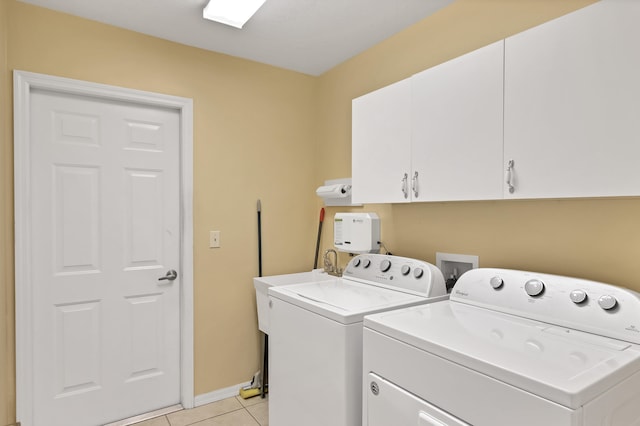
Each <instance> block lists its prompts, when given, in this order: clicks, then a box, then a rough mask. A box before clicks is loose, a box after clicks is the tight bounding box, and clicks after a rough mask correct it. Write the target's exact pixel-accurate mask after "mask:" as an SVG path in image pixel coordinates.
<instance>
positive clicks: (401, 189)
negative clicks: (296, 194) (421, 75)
mask: <svg viewBox="0 0 640 426" xmlns="http://www.w3.org/2000/svg"><path fill="white" fill-rule="evenodd" d="M351 114H352V117H351V120H352V135H351V138H352V139H351V148H352V153H351V173H352V184H353V193H352V196H351V199H352V200H353V202H354V203H406V202H409V201H411V196H410V186H411V176H410V172H411V170H410V167H411V163H410V159H411V156H410V149H411V84H410V81H409V80H408V79H407V80H402V81H399V82H397V83H394V84H391V85H389V86H386V87H383V88H381V89H378V90H376V91H375V92H371V93H368V94H366V95H363V96H361V97H359V98H356V99H354V100H353V102H352V108H351Z"/></svg>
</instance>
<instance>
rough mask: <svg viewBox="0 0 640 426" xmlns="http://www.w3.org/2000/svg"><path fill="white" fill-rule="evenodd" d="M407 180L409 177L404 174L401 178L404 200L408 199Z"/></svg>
mask: <svg viewBox="0 0 640 426" xmlns="http://www.w3.org/2000/svg"><path fill="white" fill-rule="evenodd" d="M407 180H409V175H407V174H406V173H405V174H404V177H403V178H402V193H403V194H404V198H409V188H408V187H407Z"/></svg>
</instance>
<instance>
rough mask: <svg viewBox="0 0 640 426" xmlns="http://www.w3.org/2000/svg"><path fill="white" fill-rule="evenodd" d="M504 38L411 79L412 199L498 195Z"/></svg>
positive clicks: (500, 186) (500, 159) (446, 199)
mask: <svg viewBox="0 0 640 426" xmlns="http://www.w3.org/2000/svg"><path fill="white" fill-rule="evenodd" d="M503 59H504V42H503V41H499V42H496V43H493V44H490V45H488V46H485V47H483V48H480V49H478V50H475V51H473V52H470V53H467V54H466V55H463V56H460V57H458V58H455V59H453V60H451V61H448V62H445V63H443V64H440V65H437V66H435V67H433V68H429V69H428V70H426V71H423V72H421V73H419V74H416V75H414V76H413V77H412V78H411V83H412V95H413V99H412V101H413V105H412V108H411V109H412V114H413V118H412V120H411V125H412V128H413V133H412V141H411V143H412V145H411V157H412V170H413V173H414V176H415V175H416V173H417V174H418V175H417V177H416V181H417V189H418V191H416V192H414V194H413V196H414V198H413V201H452V200H496V199H501V198H502V186H503V176H504V173H503V168H502V125H503V114H502V104H503V90H502V89H503V88H502V86H503V64H504V60H503Z"/></svg>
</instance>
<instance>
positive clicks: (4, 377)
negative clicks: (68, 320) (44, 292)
mask: <svg viewBox="0 0 640 426" xmlns="http://www.w3.org/2000/svg"><path fill="white" fill-rule="evenodd" d="M9 13H10V2H9V1H0V175H1V176H0V245H1V246H0V247H1V248H0V253H2V254H0V295H1V296H0V300H1V302H0V304H1V305H2V306H0V312H2V314H1V315H0V395H1V396H0V424H8V425H10V426H11V425H13V424H14V423H13V422H15V420H16V419H15V416H16V413H15V411H16V408H15V407H16V405H15V403H16V401H15V394H16V392H15V374H14V372H15V356H14V353H15V351H14V348H15V344H14V341H15V340H14V304H13V300H14V298H13V283H14V278H13V201H12V200H13V145H12V131H13V125H12V113H11V110H12V88H11V70H10V69H9V60H8V56H9V52H8V49H9V47H8V46H9Z"/></svg>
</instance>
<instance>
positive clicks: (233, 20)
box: [202, 0, 265, 28]
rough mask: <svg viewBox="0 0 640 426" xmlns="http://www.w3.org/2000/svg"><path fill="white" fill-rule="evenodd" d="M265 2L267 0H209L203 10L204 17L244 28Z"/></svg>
mask: <svg viewBox="0 0 640 426" xmlns="http://www.w3.org/2000/svg"><path fill="white" fill-rule="evenodd" d="M264 2H265V0H209V3H208V4H207V5H206V6H205V8H204V10H203V11H202V17H203V18H205V19H209V20H211V21H216V22H220V23H222V24H226V25H230V26H232V27H236V28H242V26H243V25H244V24H245V23H246V22H247V21H248V20H249V18H251V17H252V16H253V15H254V14H255V13H256V12H257V11H258V9H260V6H262V5H263V4H264Z"/></svg>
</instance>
